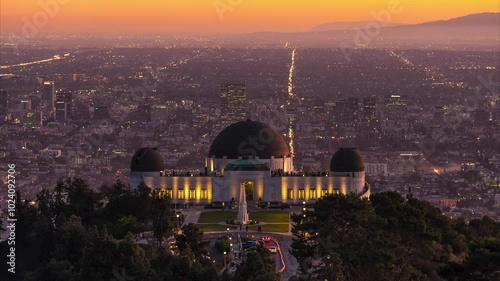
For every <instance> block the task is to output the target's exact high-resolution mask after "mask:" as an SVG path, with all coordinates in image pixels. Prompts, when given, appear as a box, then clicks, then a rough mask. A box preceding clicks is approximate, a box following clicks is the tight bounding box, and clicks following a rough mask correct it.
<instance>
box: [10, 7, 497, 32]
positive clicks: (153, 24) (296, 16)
mask: <svg viewBox="0 0 500 281" xmlns="http://www.w3.org/2000/svg"><path fill="white" fill-rule="evenodd" d="M391 2H394V3H399V4H400V6H401V8H402V11H401V12H399V13H393V14H392V15H391V21H393V22H399V23H419V22H425V21H431V20H438V19H449V18H453V17H458V16H463V15H467V14H473V13H481V12H499V11H500V7H499V6H500V4H499V0H476V1H473V0H350V1H345V0H342V1H340V0H307V1H304V0H143V1H135V0H134V1H132V0H1V1H0V3H1V4H0V5H1V6H0V8H1V11H0V18H1V19H0V24H1V25H0V30H1V32H2V34H6V33H9V32H14V33H16V34H22V32H23V26H24V25H26V23H25V22H26V21H29V22H31V23H34V24H35V26H36V27H37V29H38V31H39V33H59V32H68V33H81V32H85V33H109V32H114V33H172V32H174V33H225V32H238V33H240V32H254V31H307V30H309V29H311V28H312V27H314V26H316V25H319V24H323V23H327V22H336V21H367V20H368V21H369V20H373V19H374V17H373V16H372V15H371V12H378V11H381V10H387V9H388V3H391ZM44 3H45V4H47V5H48V4H52V5H51V6H52V7H53V6H54V5H53V4H56V8H57V11H56V12H54V13H52V12H51V13H50V15H47V12H45V11H44V9H43V8H42V5H43V4H44ZM308 3H314V5H312V4H308ZM49 6H50V5H49ZM215 6H218V7H219V8H220V9H221V10H220V11H219V12H217V10H216V8H215ZM224 10H225V11H224ZM34 16H35V19H38V23H37V20H33V18H34ZM44 21H46V23H44Z"/></svg>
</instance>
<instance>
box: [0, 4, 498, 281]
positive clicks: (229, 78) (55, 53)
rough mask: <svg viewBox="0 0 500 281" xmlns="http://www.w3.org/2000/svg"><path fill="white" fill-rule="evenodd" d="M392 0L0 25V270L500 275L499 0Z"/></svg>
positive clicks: (130, 275)
mask: <svg viewBox="0 0 500 281" xmlns="http://www.w3.org/2000/svg"><path fill="white" fill-rule="evenodd" d="M57 1H59V0H57ZM230 2H231V1H230ZM233 2H234V1H233ZM54 3H55V2H54ZM57 3H59V2H57ZM391 3H392V1H389V4H387V10H380V11H372V16H373V17H374V18H375V19H376V20H372V21H369V22H361V21H359V22H355V21H352V22H340V21H339V22H333V23H325V24H322V25H318V26H315V27H313V28H312V29H310V30H308V31H304V32H303V31H301V32H295V31H294V32H290V31H286V32H284V31H283V32H282V31H266V32H260V31H259V32H254V33H244V34H232V33H231V32H229V33H220V34H218V33H216V34H212V33H209V32H206V33H203V32H200V34H203V35H194V34H191V33H190V34H187V33H186V34H183V33H182V32H180V33H177V35H173V34H169V35H165V34H159V35H153V34H152V33H153V32H142V33H137V34H135V33H134V32H132V31H131V32H130V34H128V35H108V34H106V33H105V32H103V33H100V34H92V33H89V34H87V33H85V32H83V33H78V32H75V34H72V35H70V34H69V33H68V34H65V33H54V34H44V33H43V32H42V33H41V34H35V35H36V36H24V37H19V36H17V35H16V34H14V33H12V32H11V33H9V34H7V33H5V32H3V31H2V34H0V143H2V146H0V162H1V163H2V165H3V166H5V167H4V171H3V172H2V174H1V175H0V178H1V179H2V183H3V184H2V185H1V186H0V201H1V202H2V204H0V249H1V250H2V253H3V252H5V253H6V254H5V255H3V254H2V256H4V257H5V256H6V257H7V259H6V262H4V263H3V264H4V265H3V267H2V273H1V274H0V276H2V277H1V279H2V280H25V281H34V280H37V281H39V280H50V281H59V280H61V281H62V280H65V281H66V280H74V281H83V280H103V281H104V280H118V281H121V280H151V281H160V280H186V281H191V280H193V281H194V280H196V281H205V280H206V281H247V280H250V281H278V280H290V281H319V280H336V281H341V280H356V281H358V280H359V281H361V280H363V281H364V280H374V281H375V280H377V281H378V280H380V281H382V280H433V281H434V280H436V281H442V280H449V281H468V280H499V279H498V278H500V271H499V270H498V264H499V263H500V254H499V249H500V97H499V92H500V53H499V51H498V47H499V40H500V37H498V32H499V28H500V26H499V25H498V24H497V23H496V22H498V20H499V19H500V14H499V13H496V12H495V13H491V12H487V13H478V14H470V15H466V16H462V17H456V18H452V19H449V20H438V21H430V22H423V23H418V24H417V23H411V24H410V23H407V24H403V23H397V22H391V17H392V16H393V15H397V14H398V13H400V11H399V10H398V9H396V7H397V5H400V4H401V3H399V2H398V3H399V4H398V3H396V4H394V3H392V4H391ZM59 4H60V3H59ZM213 4H214V7H215V11H216V15H218V16H219V17H220V22H221V23H222V22H224V20H225V18H224V16H228V14H227V13H229V12H231V13H232V12H233V9H235V8H237V7H239V4H238V5H236V4H234V6H232V5H233V4H231V3H230V4H221V3H220V1H217V0H216V1H214V3H213ZM54 5H55V4H54ZM61 5H63V4H61ZM218 5H221V6H218ZM224 5H225V6H224ZM228 5H229V6H228ZM384 5H385V4H384ZM391 5H392V6H391ZM51 7H52V8H54V7H57V9H59V6H51ZM60 7H63V6H60ZM49 8H50V7H49ZM221 9H222V10H221ZM44 11H46V10H44ZM397 11H399V12H397ZM401 11H402V9H401ZM150 12H152V11H150ZM222 12H223V13H222ZM47 13H48V12H47ZM224 13H226V14H224ZM56 14H57V13H56ZM2 15H4V14H2ZM35 15H36V14H35ZM48 15H50V16H51V17H52V15H51V14H50V13H48ZM388 15H389V16H388ZM33 19H34V20H35V17H33ZM51 19H52V18H51ZM34 20H33V21H34ZM5 22H8V21H7V20H6V21H5ZM35 23H36V22H35ZM31 24H32V25H33V23H31ZM40 28H41V27H40ZM207 30H208V29H207ZM270 30H272V29H270ZM22 31H23V32H24V31H25V27H23V29H22ZM37 32H38V31H37ZM37 32H35V33H37ZM141 34H143V35H141ZM24 35H26V34H24ZM4 164H5V165H4ZM5 274H6V275H5ZM4 275H5V276H6V277H5V278H7V279H4V277H3V276H4Z"/></svg>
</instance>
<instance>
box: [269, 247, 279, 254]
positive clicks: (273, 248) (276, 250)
mask: <svg viewBox="0 0 500 281" xmlns="http://www.w3.org/2000/svg"><path fill="white" fill-rule="evenodd" d="M269 251H271V253H277V252H278V249H277V248H276V246H271V247H269Z"/></svg>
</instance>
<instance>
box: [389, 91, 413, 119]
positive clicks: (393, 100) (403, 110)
mask: <svg viewBox="0 0 500 281" xmlns="http://www.w3.org/2000/svg"><path fill="white" fill-rule="evenodd" d="M407 105H408V102H407V100H406V97H404V96H401V95H390V96H386V97H385V111H384V115H385V118H386V119H387V120H392V121H400V120H403V118H405V117H406V116H407V112H408V110H407Z"/></svg>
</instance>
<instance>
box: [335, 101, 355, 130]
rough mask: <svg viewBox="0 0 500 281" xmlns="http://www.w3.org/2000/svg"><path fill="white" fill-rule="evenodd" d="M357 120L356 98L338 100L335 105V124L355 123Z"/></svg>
mask: <svg viewBox="0 0 500 281" xmlns="http://www.w3.org/2000/svg"><path fill="white" fill-rule="evenodd" d="M358 120H359V102H358V99H357V98H347V99H341V100H338V101H337V103H336V106H335V122H336V123H337V124H355V123H356V122H357V121H358Z"/></svg>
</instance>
